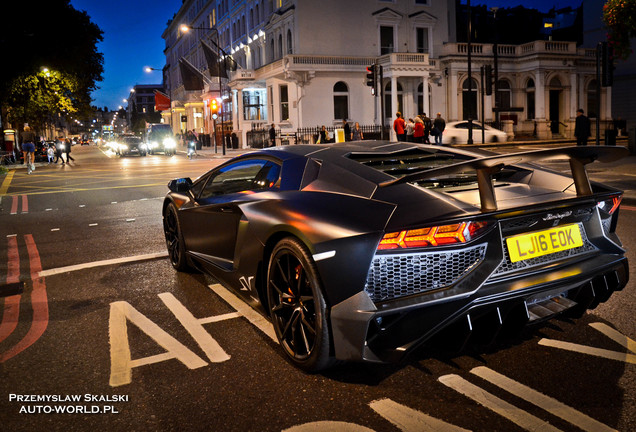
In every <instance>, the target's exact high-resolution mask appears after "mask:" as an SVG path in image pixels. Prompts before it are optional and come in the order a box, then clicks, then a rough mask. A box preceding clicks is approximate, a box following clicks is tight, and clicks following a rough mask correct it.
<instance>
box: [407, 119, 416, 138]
mask: <svg viewBox="0 0 636 432" xmlns="http://www.w3.org/2000/svg"><path fill="white" fill-rule="evenodd" d="M414 127H415V123H414V122H413V119H412V118H409V119H408V121H407V122H406V141H408V142H413V128H414Z"/></svg>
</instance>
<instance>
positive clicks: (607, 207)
mask: <svg viewBox="0 0 636 432" xmlns="http://www.w3.org/2000/svg"><path fill="white" fill-rule="evenodd" d="M622 199H623V195H622V194H621V195H614V196H612V197H611V198H608V199H606V200H603V201H600V202H599V203H598V204H597V206H598V208H599V209H601V210H603V211H604V212H605V213H607V214H609V215H612V214H614V212H615V211H616V209H618V206H620V205H621V201H622Z"/></svg>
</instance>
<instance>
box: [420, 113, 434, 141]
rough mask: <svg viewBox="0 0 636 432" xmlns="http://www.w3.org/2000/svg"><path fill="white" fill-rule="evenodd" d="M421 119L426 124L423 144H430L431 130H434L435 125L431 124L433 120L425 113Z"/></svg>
mask: <svg viewBox="0 0 636 432" xmlns="http://www.w3.org/2000/svg"><path fill="white" fill-rule="evenodd" d="M420 118H421V119H422V123H424V139H423V142H425V143H426V144H430V143H431V140H430V138H429V137H430V136H431V129H433V124H432V123H431V119H430V118H429V117H428V116H427V115H426V113H423V114H422V116H421V117H420Z"/></svg>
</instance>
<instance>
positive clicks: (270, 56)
mask: <svg viewBox="0 0 636 432" xmlns="http://www.w3.org/2000/svg"><path fill="white" fill-rule="evenodd" d="M269 50H270V51H269V61H270V62H273V61H274V59H275V58H276V53H275V52H274V39H273V38H272V40H271V41H270V43H269Z"/></svg>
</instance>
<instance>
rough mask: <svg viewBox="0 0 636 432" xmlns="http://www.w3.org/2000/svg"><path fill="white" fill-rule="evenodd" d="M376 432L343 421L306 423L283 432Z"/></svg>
mask: <svg viewBox="0 0 636 432" xmlns="http://www.w3.org/2000/svg"><path fill="white" fill-rule="evenodd" d="M325 431H334V432H336V431H337V432H375V431H374V430H373V429H369V428H368V427H366V426H360V425H358V424H355V423H348V422H341V421H328V420H324V421H317V422H311V423H304V424H301V425H297V426H292V427H290V428H288V429H283V430H282V431H281V432H325Z"/></svg>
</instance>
